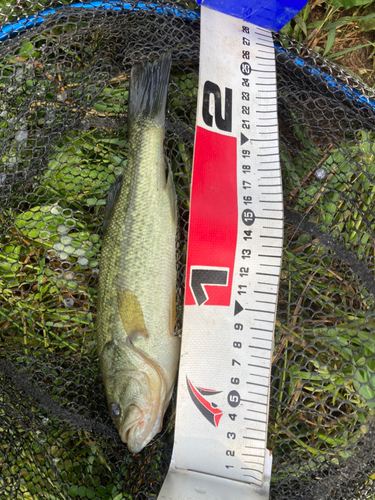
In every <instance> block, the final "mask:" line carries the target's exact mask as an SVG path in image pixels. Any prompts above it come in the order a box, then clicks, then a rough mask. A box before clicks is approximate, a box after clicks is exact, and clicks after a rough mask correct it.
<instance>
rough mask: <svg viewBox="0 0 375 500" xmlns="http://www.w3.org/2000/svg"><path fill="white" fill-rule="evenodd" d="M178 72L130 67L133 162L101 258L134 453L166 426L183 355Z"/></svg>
mask: <svg viewBox="0 0 375 500" xmlns="http://www.w3.org/2000/svg"><path fill="white" fill-rule="evenodd" d="M170 67H171V57H170V55H169V54H166V55H164V56H162V57H160V58H159V59H158V60H157V61H156V62H154V63H153V64H151V63H145V64H143V63H138V64H136V65H134V66H133V68H132V71H131V76H130V90H129V109H128V132H129V154H128V160H127V165H126V169H125V172H124V175H123V178H120V179H118V181H117V183H116V184H115V186H114V189H113V191H112V192H111V193H110V195H109V196H108V202H107V207H106V215H105V229H104V239H103V245H102V252H101V264H100V273H99V291H98V318H97V346H98V354H99V361H100V368H101V373H102V378H103V382H104V386H105V391H106V396H107V402H108V408H109V412H110V415H111V418H112V420H113V421H114V423H115V424H116V427H117V429H118V431H119V434H120V437H121V440H122V441H123V442H124V443H127V445H128V448H129V450H130V451H131V452H133V453H138V452H139V451H141V450H142V448H143V447H144V446H145V445H146V444H148V443H149V442H150V440H151V439H152V438H153V437H154V436H155V434H157V433H158V432H160V430H161V428H162V423H163V416H164V413H165V410H166V408H167V406H168V403H169V400H170V398H171V394H172V390H173V386H174V382H175V378H176V373H177V366H178V360H179V352H180V339H179V338H178V337H176V336H174V322H175V288H176V256H175V239H176V219H177V213H176V195H175V190H174V185H173V180H172V173H171V171H170V170H169V169H167V168H166V164H165V160H164V150H163V140H164V122H165V106H166V99H167V89H168V81H169V73H170ZM166 172H168V175H167V174H166Z"/></svg>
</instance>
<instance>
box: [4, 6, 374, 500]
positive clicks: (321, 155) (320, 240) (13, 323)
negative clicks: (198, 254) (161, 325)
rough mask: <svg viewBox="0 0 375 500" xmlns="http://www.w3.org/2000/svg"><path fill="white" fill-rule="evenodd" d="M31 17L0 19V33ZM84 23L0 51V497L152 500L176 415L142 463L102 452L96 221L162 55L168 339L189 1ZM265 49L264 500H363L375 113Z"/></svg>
mask: <svg viewBox="0 0 375 500" xmlns="http://www.w3.org/2000/svg"><path fill="white" fill-rule="evenodd" d="M48 5H49V4H48ZM48 5H47V2H45V3H43V5H42V4H41V3H40V2H33V1H29V2H27V1H25V2H17V3H16V4H13V5H4V6H3V7H2V9H1V10H2V14H1V15H0V22H2V23H3V24H5V23H6V22H9V21H11V20H14V18H17V17H21V16H24V15H25V14H26V13H29V14H32V13H33V12H38V11H40V10H42V9H45V8H46V7H48ZM60 5H62V4H60ZM95 5H97V7H95ZM116 5H117V7H116ZM53 6H54V7H56V4H55V3H54V4H53ZM91 7H92V8H87V9H86V8H85V9H84V8H82V7H80V6H79V4H76V5H75V6H71V7H69V6H63V7H62V8H61V9H58V10H56V12H55V13H51V14H50V15H49V16H44V18H43V19H44V22H43V23H42V24H41V25H40V26H34V27H33V28H32V29H30V30H27V31H25V32H23V33H21V34H18V35H17V36H14V37H10V38H9V39H8V40H5V41H3V42H2V43H1V45H0V138H1V155H0V204H1V205H0V207H1V208H0V328H1V344H0V354H1V355H0V382H1V392H0V471H1V472H0V498H1V499H3V498H4V499H7V498H11V499H17V500H21V499H22V500H39V499H48V500H60V499H74V498H83V499H103V500H125V499H149V498H154V497H155V496H157V494H158V492H159V490H160V487H161V484H162V482H163V479H164V477H165V474H166V472H167V469H168V465H169V461H170V457H171V451H172V444H173V423H174V409H175V400H173V401H172V405H171V406H170V408H169V410H168V412H167V415H166V417H165V421H164V428H163V432H162V434H161V435H159V436H157V437H156V438H155V439H154V440H153V442H152V443H150V444H149V445H148V446H147V447H146V448H145V449H144V450H143V451H142V452H141V453H140V454H138V455H132V454H130V453H129V452H128V450H127V447H126V446H125V445H124V444H123V443H122V442H121V441H120V438H119V437H118V434H117V431H116V429H115V427H114V425H113V424H112V421H111V420H110V418H109V415H108V411H107V403H106V400H105V395H104V390H103V385H102V381H101V376H100V373H99V367H98V362H97V357H96V347H95V336H94V332H95V321H96V308H95V304H96V294H97V284H98V272H99V271H98V268H99V260H100V244H101V236H102V220H103V214H104V206H105V203H106V197H107V193H108V190H109V188H110V186H111V185H112V183H113V182H114V180H115V179H116V177H117V175H118V174H120V173H121V172H122V171H123V167H124V165H125V163H126V159H127V133H126V129H127V122H126V119H127V97H128V86H129V74H130V69H131V66H132V64H133V63H134V61H138V60H140V59H143V58H148V59H155V58H156V57H157V56H158V55H160V53H162V52H165V51H166V50H167V51H169V52H171V53H172V61H173V64H172V72H171V79H170V85H169V93H168V103H167V123H166V141H165V147H166V153H167V155H168V157H169V159H170V162H171V165H172V169H173V172H174V179H175V184H176V189H177V195H178V213H179V236H178V242H177V257H178V301H177V302H178V303H177V309H178V311H177V328H178V330H181V326H182V303H183V294H184V269H185V257H186V243H187V224H188V215H189V187H190V179H191V167H192V154H193V143H194V127H195V109H196V96H197V84H198V62H199V19H198V17H195V18H194V16H190V17H189V16H186V11H184V10H183V9H184V8H189V7H190V8H192V7H193V8H194V5H189V4H188V3H187V2H186V3H184V2H178V3H176V4H175V5H174V6H173V5H172V4H170V5H165V4H163V5H161V4H157V3H153V4H152V5H151V4H150V5H146V7H145V6H144V4H142V5H141V6H139V5H138V6H137V5H133V4H126V5H125V6H123V7H122V6H121V4H120V3H119V2H118V3H117V4H115V3H114V4H112V5H109V4H107V8H103V5H101V6H100V5H99V2H98V3H96V4H95V3H94V4H92V5H91ZM109 7H110V8H109ZM114 7H116V9H117V10H116V9H115V8H114ZM39 20H40V17H36V18H35V19H34V20H33V21H32V22H31V24H33V23H34V24H38V22H39ZM13 35H16V33H13ZM275 43H276V46H277V47H278V50H277V82H278V98H279V101H278V102H279V125H280V148H281V160H282V172H283V183H284V200H285V246H284V254H283V268H282V279H281V284H280V292H279V303H278V313H277V322H276V338H275V351H274V357H273V370H272V382H271V384H272V395H271V408H270V423H269V448H270V449H272V451H273V476H272V484H271V498H272V499H280V500H282V499H288V500H290V499H295V500H297V499H299V500H310V499H311V500H312V499H314V500H324V499H328V498H329V499H340V500H344V499H346V500H352V499H353V500H354V499H355V500H357V499H360V500H361V499H374V498H375V488H374V484H375V451H374V442H375V354H374V353H375V314H374V297H375V281H374V258H375V208H374V201H373V200H374V198H375V184H374V175H375V148H374V139H375V131H374V127H375V107H373V106H372V104H374V106H375V103H372V102H371V101H369V99H370V98H372V94H371V90H370V89H366V88H363V86H361V84H360V83H359V82H358V81H357V80H355V79H354V78H352V77H351V76H349V75H347V74H346V73H344V72H343V71H342V70H340V69H339V68H338V67H336V66H333V65H332V64H330V63H328V62H327V61H325V60H324V59H322V58H321V57H320V56H317V54H315V53H313V52H310V51H308V50H306V49H305V48H304V47H303V46H302V45H299V44H297V43H296V42H294V41H291V40H287V39H277V38H275ZM337 79H339V80H340V82H341V84H337V81H338V80H337ZM335 82H336V83H335ZM360 96H367V100H366V99H361V97H360Z"/></svg>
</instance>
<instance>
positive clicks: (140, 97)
mask: <svg viewBox="0 0 375 500" xmlns="http://www.w3.org/2000/svg"><path fill="white" fill-rule="evenodd" d="M171 59H172V58H171V54H170V53H166V54H163V55H162V56H160V57H159V59H158V60H156V61H155V62H154V63H149V62H146V63H137V64H134V66H133V67H132V71H131V75H130V90H129V110H128V116H129V118H128V121H129V124H130V125H131V124H132V123H134V121H136V120H137V119H139V118H141V117H144V118H148V119H151V120H152V121H153V122H154V123H156V124H158V125H160V126H164V122H165V105H166V101H167V90H168V82H169V73H170V69H171Z"/></svg>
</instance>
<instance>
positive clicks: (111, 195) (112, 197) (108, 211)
mask: <svg viewBox="0 0 375 500" xmlns="http://www.w3.org/2000/svg"><path fill="white" fill-rule="evenodd" d="M123 180H124V174H123V173H122V174H120V175H119V176H118V177H117V179H116V180H115V182H114V183H113V184H112V186H111V187H110V189H109V191H108V197H107V204H106V206H105V212H104V218H103V232H104V233H105V232H106V230H107V227H108V224H109V220H110V218H111V215H112V210H113V207H114V206H115V203H116V201H117V200H118V197H119V196H120V192H121V186H122V181H123Z"/></svg>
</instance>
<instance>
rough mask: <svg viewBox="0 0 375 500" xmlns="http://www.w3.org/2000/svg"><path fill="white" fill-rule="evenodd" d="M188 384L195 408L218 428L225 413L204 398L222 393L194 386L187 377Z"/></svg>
mask: <svg viewBox="0 0 375 500" xmlns="http://www.w3.org/2000/svg"><path fill="white" fill-rule="evenodd" d="M186 383H187V387H188V390H189V394H190V397H191V399H192V400H193V403H194V404H195V406H196V407H197V408H198V410H199V411H200V412H201V414H202V415H203V416H204V417H205V418H206V419H207V420H208V421H209V422H210V423H211V424H212V425H213V426H215V427H218V425H219V422H220V419H221V417H222V416H223V412H222V411H221V410H219V408H218V407H217V405H216V404H215V403H209V402H208V401H207V399H205V398H204V397H203V396H214V395H215V394H220V393H221V392H222V391H215V390H213V389H203V387H197V386H194V385H193V384H192V383H191V382H190V380H189V379H188V378H187V377H186Z"/></svg>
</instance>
